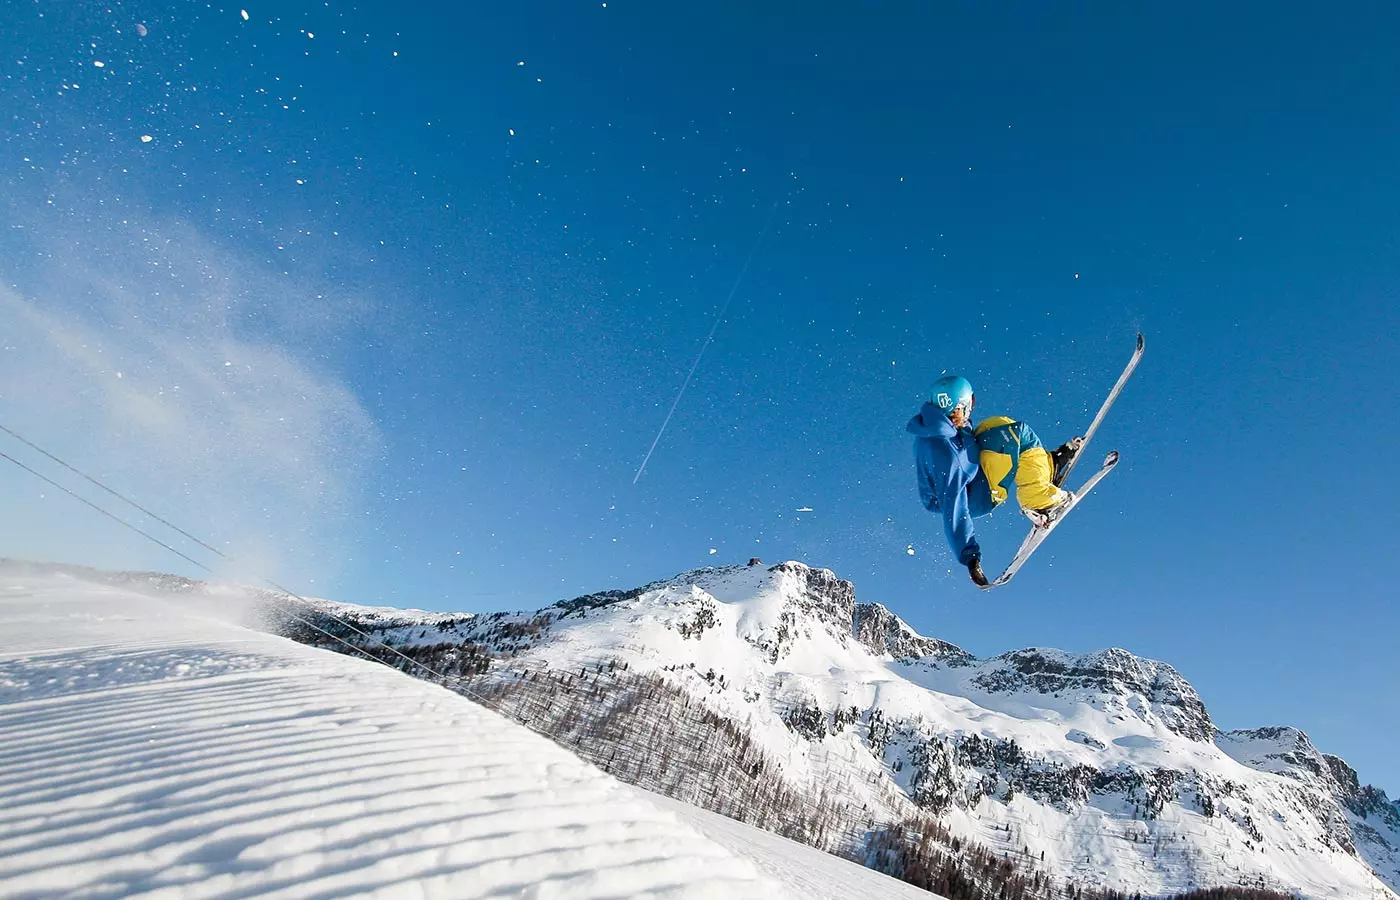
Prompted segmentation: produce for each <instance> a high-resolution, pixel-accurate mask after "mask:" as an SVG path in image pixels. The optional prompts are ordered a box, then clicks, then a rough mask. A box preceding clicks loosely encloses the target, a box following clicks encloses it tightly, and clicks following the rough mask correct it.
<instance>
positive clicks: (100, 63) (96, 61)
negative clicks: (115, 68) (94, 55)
mask: <svg viewBox="0 0 1400 900" xmlns="http://www.w3.org/2000/svg"><path fill="white" fill-rule="evenodd" d="M92 64H93V65H94V66H97V68H99V69H105V68H106V67H107V64H106V63H105V62H103V61H102V60H100V59H94V60H93V61H92Z"/></svg>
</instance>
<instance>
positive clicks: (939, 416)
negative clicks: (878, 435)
mask: <svg viewBox="0 0 1400 900" xmlns="http://www.w3.org/2000/svg"><path fill="white" fill-rule="evenodd" d="M904 430H905V431H908V432H909V433H910V434H912V435H914V437H926V438H943V439H944V440H947V439H949V438H951V437H953V436H954V435H956V434H957V433H958V429H957V428H955V427H954V426H953V423H952V422H950V421H949V420H948V416H947V415H945V414H944V412H943V410H941V409H939V408H938V407H937V406H935V405H934V404H932V403H925V404H924V407H923V409H921V410H919V414H918V415H917V416H915V417H914V418H912V419H910V420H909V424H908V425H906V426H904Z"/></svg>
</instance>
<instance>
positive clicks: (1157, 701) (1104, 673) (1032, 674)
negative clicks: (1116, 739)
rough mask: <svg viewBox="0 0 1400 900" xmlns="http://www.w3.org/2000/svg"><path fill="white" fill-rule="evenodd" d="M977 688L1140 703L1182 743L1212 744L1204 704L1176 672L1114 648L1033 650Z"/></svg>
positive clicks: (991, 672)
mask: <svg viewBox="0 0 1400 900" xmlns="http://www.w3.org/2000/svg"><path fill="white" fill-rule="evenodd" d="M992 662H994V663H1001V664H1002V665H1000V666H996V667H992V668H989V669H988V671H987V672H985V673H983V674H982V675H979V676H978V677H977V678H976V679H974V683H975V684H976V685H977V686H978V687H981V688H982V689H983V690H986V691H988V692H991V693H998V692H1011V691H1024V690H1032V691H1037V692H1039V693H1042V694H1064V693H1078V694H1083V695H1089V694H1104V695H1108V696H1111V697H1116V698H1125V699H1131V698H1133V697H1140V698H1142V699H1143V700H1144V701H1145V702H1146V703H1147V704H1148V706H1149V708H1150V710H1151V712H1152V713H1153V714H1155V715H1156V716H1157V717H1158V718H1159V719H1160V720H1161V721H1162V723H1163V724H1165V725H1166V726H1167V727H1168V728H1170V729H1171V730H1172V731H1175V732H1176V733H1177V734H1179V735H1181V736H1182V737H1186V738H1190V739H1191V740H1193V741H1208V740H1210V739H1211V736H1212V735H1214V734H1215V730H1216V729H1215V725H1214V723H1212V722H1211V719H1210V713H1208V712H1207V711H1206V706H1205V703H1203V702H1202V701H1201V697H1200V695H1199V694H1197V693H1196V689H1195V688H1193V687H1191V685H1190V683H1189V682H1187V680H1186V679H1185V678H1182V677H1181V675H1180V673H1178V672H1177V671H1176V669H1174V668H1172V667H1171V666H1169V665H1167V664H1166V663H1164V662H1158V661H1156V660H1150V659H1143V658H1142V657H1140V656H1134V655H1133V654H1132V653H1129V652H1128V651H1127V650H1120V649H1117V648H1112V649H1109V650H1101V651H1099V652H1097V653H1089V654H1085V655H1083V656H1071V655H1070V654H1068V653H1065V652H1063V651H1060V650H1044V649H1039V648H1031V649H1027V650H1014V651H1012V652H1010V653H1004V654H1002V655H1001V656H998V657H996V658H995V659H994V660H992Z"/></svg>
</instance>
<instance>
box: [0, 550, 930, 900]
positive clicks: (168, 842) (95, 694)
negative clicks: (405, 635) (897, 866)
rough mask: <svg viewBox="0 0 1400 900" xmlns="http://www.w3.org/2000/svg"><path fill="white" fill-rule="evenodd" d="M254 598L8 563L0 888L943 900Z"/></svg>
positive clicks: (3, 891) (3, 572)
mask: <svg viewBox="0 0 1400 900" xmlns="http://www.w3.org/2000/svg"><path fill="white" fill-rule="evenodd" d="M241 604H242V600H241V596H240V594H239V593H238V592H236V591H233V590H230V591H228V592H227V593H226V594H220V593H218V592H215V593H214V594H213V595H212V596H197V595H196V596H189V597H172V596H170V595H164V596H158V595H156V594H154V593H153V594H149V595H148V594H145V593H142V592H141V591H140V590H138V589H136V588H126V587H114V586H110V585H99V584H93V583H89V582H85V581H83V580H80V579H78V578H76V577H73V576H72V575H67V574H56V573H51V572H44V571H42V570H39V569H34V568H31V567H24V566H17V567H6V566H0V897H5V898H29V897H132V896H141V897H179V898H201V897H248V896H281V897H299V898H328V897H349V896H383V897H411V898H426V897H444V898H454V900H455V898H467V897H531V898H551V897H558V898H567V897H599V898H601V897H613V898H623V897H717V898H721V897H722V898H741V897H762V898H765V900H767V898H781V897H794V898H796V897H801V898H825V897H829V898H833V900H834V898H838V897H839V898H856V900H859V898H874V897H882V898H885V897H890V898H901V897H908V898H915V897H917V898H921V900H929V898H931V897H933V895H932V894H928V893H926V892H923V891H920V890H917V889H915V888H913V887H911V886H909V885H905V884H903V883H901V882H898V881H896V880H894V879H891V878H888V877H886V876H884V875H880V874H878V873H876V872H872V871H870V870H868V869H864V868H862V867H860V866H858V865H855V864H853V863H848V862H845V861H843V860H840V859H838V858H836V857H833V856H829V855H827V854H823V853H820V852H818V851H815V850H812V849H810V848H807V847H803V846H800V845H798V844H795V843H793V842H791V841H786V840H784V839H782V838H779V837H776V836H774V835H771V834H767V833H765V832H761V831H758V830H756V829H752V828H749V827H747V826H744V825H741V824H739V823H736V822H732V821H730V820H727V819H724V818H722V817H718V816H715V815H713V814H711V813H707V812H704V811H702V810H698V809H695V808H693V807H689V806H686V805H684V804H680V803H677V802H675V801H671V800H667V799H665V798H661V797H658V796H655V795H652V794H648V793H646V792H643V791H639V790H636V789H634V788H631V787H628V786H627V785H624V784H622V783H620V782H618V781H616V780H615V779H613V778H611V777H609V776H607V775H605V774H603V773H602V772H601V771H599V770H597V769H595V768H594V767H592V766H590V765H588V764H586V763H584V762H582V761H581V760H579V759H578V758H577V757H575V756H573V755H572V754H570V753H568V752H567V751H565V750H563V749H561V748H559V747H558V746H556V745H555V744H553V743H551V742H550V741H548V740H546V739H544V738H542V737H540V736H538V735H535V734H533V733H532V732H530V731H528V730H526V729H525V728H523V727H521V726H519V725H516V724H515V723H512V722H510V721H508V720H506V719H504V718H502V717H501V716H499V715H497V714H495V713H492V712H490V711H488V710H486V709H484V708H482V707H480V706H478V705H477V704H475V703H473V702H472V701H470V700H468V699H466V698H464V697H461V696H458V695H456V694H454V693H452V692H450V691H447V690H444V689H442V688H440V687H437V686H434V685H432V684H428V683H425V682H421V681H417V680H415V679H412V678H409V677H407V676H405V675H402V674H400V673H398V672H395V671H392V670H390V669H387V668H385V667H383V666H380V665H377V664H374V663H370V662H366V661H361V660H357V659H352V658H350V657H347V656H341V655H337V654H333V653H327V652H324V651H319V650H315V649H311V648H308V647H304V646H301V645H299V644H296V643H293V642H291V641H288V640H284V639H281V638H277V637H272V636H268V635H264V634H261V633H258V632H256V631H254V630H251V629H248V628H245V627H242V626H240V625H238V624H236V623H237V621H238V616H239V607H240V605H241Z"/></svg>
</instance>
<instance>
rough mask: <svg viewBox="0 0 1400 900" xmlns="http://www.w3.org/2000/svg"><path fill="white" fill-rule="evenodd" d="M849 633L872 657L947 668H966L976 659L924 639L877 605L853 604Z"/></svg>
mask: <svg viewBox="0 0 1400 900" xmlns="http://www.w3.org/2000/svg"><path fill="white" fill-rule="evenodd" d="M853 630H854V633H855V636H856V640H858V641H860V643H861V644H863V645H865V647H867V648H868V649H869V650H871V651H872V652H873V653H875V654H876V655H884V654H886V653H888V654H889V655H890V656H892V657H894V658H895V659H931V660H934V661H936V662H941V663H944V664H946V665H951V666H962V665H968V664H970V663H972V662H975V661H976V658H975V657H974V656H973V655H972V654H971V653H968V652H967V651H966V650H964V649H962V648H961V647H959V646H957V645H956V644H950V643H948V642H947V641H940V640H938V639H937V638H929V637H924V636H923V635H921V634H919V633H918V632H917V631H915V630H914V629H913V628H910V627H909V625H908V623H906V622H905V621H904V620H903V619H901V618H900V617H899V616H897V615H895V614H894V613H892V612H890V611H889V610H888V609H886V608H885V607H884V606H883V605H881V604H879V603H857V604H856V607H855V618H854V623H853Z"/></svg>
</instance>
